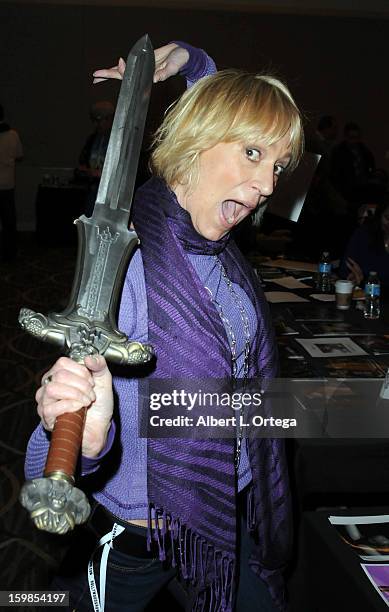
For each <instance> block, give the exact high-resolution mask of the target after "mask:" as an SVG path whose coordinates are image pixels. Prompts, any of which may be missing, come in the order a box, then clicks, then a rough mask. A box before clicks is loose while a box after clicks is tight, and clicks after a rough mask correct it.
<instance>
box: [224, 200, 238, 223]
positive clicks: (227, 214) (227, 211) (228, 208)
mask: <svg viewBox="0 0 389 612" xmlns="http://www.w3.org/2000/svg"><path fill="white" fill-rule="evenodd" d="M236 209H237V205H236V202H234V201H233V200H224V202H223V203H222V211H223V217H224V218H225V220H226V221H227V223H229V224H230V225H232V224H233V223H234V221H235V217H236V213H237V210H236Z"/></svg>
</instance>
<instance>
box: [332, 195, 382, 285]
mask: <svg viewBox="0 0 389 612" xmlns="http://www.w3.org/2000/svg"><path fill="white" fill-rule="evenodd" d="M372 270H375V271H376V272H377V274H378V277H379V279H380V281H381V284H382V285H383V286H384V287H385V288H386V287H389V201H388V200H386V202H385V203H383V204H381V205H379V206H377V208H376V210H375V213H374V216H373V217H369V218H368V220H366V221H365V222H364V223H363V225H361V227H358V229H357V230H356V231H355V232H354V234H353V235H352V237H351V239H350V242H349V243H348V246H347V249H346V252H345V254H344V257H343V261H342V264H341V267H340V270H339V274H340V278H348V279H349V280H352V281H353V282H354V283H355V284H356V285H361V284H363V283H364V282H366V279H367V277H368V275H369V272H371V271H372Z"/></svg>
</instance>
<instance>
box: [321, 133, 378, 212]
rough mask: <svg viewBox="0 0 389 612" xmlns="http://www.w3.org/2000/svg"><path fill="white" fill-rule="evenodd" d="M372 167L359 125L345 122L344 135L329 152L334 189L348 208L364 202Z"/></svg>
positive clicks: (371, 158)
mask: <svg viewBox="0 0 389 612" xmlns="http://www.w3.org/2000/svg"><path fill="white" fill-rule="evenodd" d="M374 169H375V160H374V155H373V153H372V152H371V151H370V150H369V149H368V147H367V146H366V145H365V143H364V142H362V135H361V129H360V127H359V125H357V124H356V123H353V122H350V123H346V125H345V126H344V139H343V141H342V142H341V143H340V144H339V145H337V146H336V147H335V148H334V150H333V152H332V158H331V174H332V181H333V183H334V185H335V187H336V189H337V190H338V191H339V192H340V193H341V195H342V196H343V197H344V198H345V199H346V200H347V202H348V203H349V204H350V206H351V208H352V209H354V210H355V208H356V207H358V206H360V205H361V204H363V203H364V199H365V198H366V194H367V192H368V190H369V187H370V179H371V177H372V173H373V171H374Z"/></svg>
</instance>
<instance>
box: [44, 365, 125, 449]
mask: <svg viewBox="0 0 389 612" xmlns="http://www.w3.org/2000/svg"><path fill="white" fill-rule="evenodd" d="M35 399H36V401H37V403H38V414H39V416H40V418H41V422H42V425H43V427H44V428H45V429H47V430H48V431H52V429H53V428H54V423H55V420H56V418H57V417H58V416H59V415H61V414H64V413H65V412H76V411H77V410H80V408H82V407H84V406H86V407H87V408H88V410H87V413H86V420H85V427H84V433H83V438H82V454H83V455H84V456H85V457H95V456H96V455H98V454H99V453H100V451H101V450H102V449H103V448H104V445H105V442H106V438H107V433H108V430H109V427H110V423H111V419H112V412H113V392H112V377H111V373H110V371H109V369H108V367H107V363H106V361H105V359H104V357H102V356H101V355H94V356H88V357H85V365H82V364H80V363H77V362H76V361H73V360H72V359H69V358H68V357H60V358H59V359H58V360H57V361H56V362H55V364H54V365H53V366H52V367H51V368H50V370H49V371H48V372H46V374H44V376H43V377H42V384H41V386H40V387H39V389H38V391H37V392H36V395H35Z"/></svg>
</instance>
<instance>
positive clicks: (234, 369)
mask: <svg viewBox="0 0 389 612" xmlns="http://www.w3.org/2000/svg"><path fill="white" fill-rule="evenodd" d="M214 257H215V261H216V263H217V265H218V267H219V270H220V277H221V279H223V282H224V283H225V284H226V286H227V288H228V291H229V292H230V295H231V297H232V300H233V302H234V303H235V305H236V306H237V308H238V311H239V314H240V318H241V321H242V326H243V334H244V349H243V368H242V376H240V377H239V378H242V379H243V380H246V379H247V377H248V373H249V357H250V344H251V337H250V325H249V318H248V316H247V312H246V310H245V308H244V306H243V304H242V300H241V299H240V297H239V295H238V294H237V293H236V291H235V289H234V286H233V284H232V282H231V281H230V279H229V278H228V276H227V272H226V270H225V268H224V266H223V264H222V262H221V261H220V259H219V258H218V257H217V256H216V255H215V256H214ZM205 289H206V290H207V291H208V292H209V294H210V296H211V299H212V302H213V304H214V305H215V307H216V310H217V311H218V314H219V316H220V318H221V320H222V321H223V323H224V326H225V329H226V331H227V334H228V335H229V337H230V341H229V344H230V350H231V376H232V379H233V382H235V381H236V380H237V377H238V356H237V354H236V348H237V342H236V335H235V332H234V329H233V327H232V325H231V322H230V321H229V319H228V317H227V316H226V314H225V312H224V311H223V308H222V305H221V304H220V303H219V302H218V301H217V299H216V296H214V295H213V294H212V291H211V290H210V289H209V287H205ZM242 416H243V409H242V408H241V409H240V414H239V429H238V431H237V440H236V449H235V458H234V464H235V469H236V470H237V469H238V468H239V463H240V456H241V450H242V439H243V427H242V425H241V421H242V418H241V417H242Z"/></svg>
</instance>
